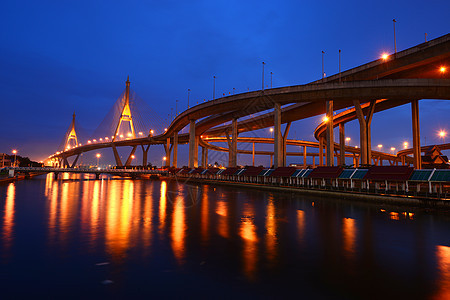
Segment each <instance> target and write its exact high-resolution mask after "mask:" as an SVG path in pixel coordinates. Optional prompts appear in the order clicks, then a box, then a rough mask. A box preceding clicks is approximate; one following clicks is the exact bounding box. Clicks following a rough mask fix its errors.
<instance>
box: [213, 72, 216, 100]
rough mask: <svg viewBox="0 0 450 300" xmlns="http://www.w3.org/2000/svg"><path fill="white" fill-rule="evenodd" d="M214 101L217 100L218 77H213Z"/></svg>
mask: <svg viewBox="0 0 450 300" xmlns="http://www.w3.org/2000/svg"><path fill="white" fill-rule="evenodd" d="M213 100H216V76H213Z"/></svg>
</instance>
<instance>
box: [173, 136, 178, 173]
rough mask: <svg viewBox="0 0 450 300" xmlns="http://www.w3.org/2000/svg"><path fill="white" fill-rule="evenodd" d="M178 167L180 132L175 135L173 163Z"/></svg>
mask: <svg viewBox="0 0 450 300" xmlns="http://www.w3.org/2000/svg"><path fill="white" fill-rule="evenodd" d="M177 165H178V132H177V131H176V132H174V134H173V163H172V166H173V167H174V168H176V167H177Z"/></svg>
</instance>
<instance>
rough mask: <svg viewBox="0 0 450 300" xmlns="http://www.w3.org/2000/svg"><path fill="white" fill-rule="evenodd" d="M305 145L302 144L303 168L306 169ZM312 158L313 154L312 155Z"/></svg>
mask: <svg viewBox="0 0 450 300" xmlns="http://www.w3.org/2000/svg"><path fill="white" fill-rule="evenodd" d="M306 155H307V153H306V146H303V169H306ZM313 159H314V156H313Z"/></svg>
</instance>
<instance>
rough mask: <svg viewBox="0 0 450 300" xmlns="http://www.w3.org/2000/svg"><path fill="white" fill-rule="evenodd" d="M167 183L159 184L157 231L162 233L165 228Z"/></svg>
mask: <svg viewBox="0 0 450 300" xmlns="http://www.w3.org/2000/svg"><path fill="white" fill-rule="evenodd" d="M166 195H167V183H166V182H165V181H162V182H161V191H160V199H159V230H160V232H161V233H162V232H163V231H164V228H165V226H166V206H167V198H166Z"/></svg>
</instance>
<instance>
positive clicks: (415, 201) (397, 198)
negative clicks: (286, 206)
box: [160, 177, 450, 209]
mask: <svg viewBox="0 0 450 300" xmlns="http://www.w3.org/2000/svg"><path fill="white" fill-rule="evenodd" d="M160 179H161V180H176V181H178V180H179V181H183V182H193V183H198V184H217V185H225V186H233V187H239V188H249V189H259V190H265V191H277V192H291V193H298V194H303V195H311V196H319V197H325V198H330V197H333V198H336V199H341V200H358V201H359V202H365V203H372V204H375V203H377V204H390V205H404V206H414V207H420V208H430V209H436V208H447V209H449V208H450V199H441V198H430V197H421V196H408V195H393V194H371V193H366V192H358V191H334V190H319V189H308V188H303V187H291V186H272V185H264V184H258V183H242V182H231V181H222V180H209V179H198V178H191V177H187V178H185V177H161V178H160Z"/></svg>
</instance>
